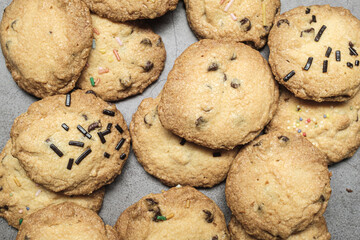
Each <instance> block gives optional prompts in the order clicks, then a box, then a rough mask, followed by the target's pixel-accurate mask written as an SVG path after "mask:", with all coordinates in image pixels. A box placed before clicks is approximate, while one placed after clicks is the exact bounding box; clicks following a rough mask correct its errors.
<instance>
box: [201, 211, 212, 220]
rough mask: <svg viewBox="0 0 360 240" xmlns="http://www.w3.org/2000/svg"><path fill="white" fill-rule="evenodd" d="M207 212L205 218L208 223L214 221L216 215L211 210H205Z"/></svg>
mask: <svg viewBox="0 0 360 240" xmlns="http://www.w3.org/2000/svg"><path fill="white" fill-rule="evenodd" d="M203 212H204V213H205V215H206V216H205V220H206V222H208V223H212V222H213V221H214V215H213V214H212V213H211V212H210V211H209V210H203Z"/></svg>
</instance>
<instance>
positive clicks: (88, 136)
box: [77, 125, 91, 139]
mask: <svg viewBox="0 0 360 240" xmlns="http://www.w3.org/2000/svg"><path fill="white" fill-rule="evenodd" d="M77 129H78V130H79V131H80V132H81V133H82V134H84V136H85V137H87V138H88V139H91V135H90V133H88V132H87V131H86V130H85V129H84V128H83V127H82V126H81V125H77Z"/></svg>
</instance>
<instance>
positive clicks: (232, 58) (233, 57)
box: [230, 52, 237, 61]
mask: <svg viewBox="0 0 360 240" xmlns="http://www.w3.org/2000/svg"><path fill="white" fill-rule="evenodd" d="M236 58H237V56H236V53H235V52H234V53H233V55H232V56H231V58H230V60H231V61H234V60H235V59H236Z"/></svg>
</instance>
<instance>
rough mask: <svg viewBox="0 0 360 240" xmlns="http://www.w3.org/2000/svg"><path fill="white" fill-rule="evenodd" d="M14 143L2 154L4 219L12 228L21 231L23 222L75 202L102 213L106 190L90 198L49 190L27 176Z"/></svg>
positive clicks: (0, 174)
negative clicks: (43, 210) (46, 209)
mask: <svg viewBox="0 0 360 240" xmlns="http://www.w3.org/2000/svg"><path fill="white" fill-rule="evenodd" d="M11 148H12V146H11V141H8V142H7V144H6V146H5V148H4V149H3V151H2V153H1V154H0V159H1V165H0V189H1V191H0V217H3V218H5V219H6V221H7V222H8V223H9V225H11V226H13V227H15V228H19V223H20V222H21V221H23V219H25V218H26V217H27V216H28V215H30V214H31V213H33V212H35V211H37V210H39V209H41V208H44V207H46V206H48V205H51V204H57V203H61V202H66V201H71V202H74V203H77V204H78V205H80V206H82V207H85V208H89V209H91V210H93V211H96V212H97V211H99V210H100V208H101V204H102V202H103V198H104V194H105V189H104V188H102V189H100V190H98V191H96V192H94V193H93V194H91V195H89V196H72V197H69V196H65V195H62V194H59V193H54V192H51V191H48V190H47V189H45V188H43V187H41V186H39V185H37V184H35V183H34V182H33V181H31V180H30V179H29V177H27V176H26V173H25V171H24V170H23V169H22V167H21V166H20V164H19V161H18V160H17V159H16V158H14V157H13V156H12V155H11Z"/></svg>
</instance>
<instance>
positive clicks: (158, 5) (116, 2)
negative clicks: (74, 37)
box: [83, 0, 178, 22]
mask: <svg viewBox="0 0 360 240" xmlns="http://www.w3.org/2000/svg"><path fill="white" fill-rule="evenodd" d="M83 1H84V2H85V3H86V4H87V5H88V7H89V8H90V10H91V11H92V12H94V13H96V14H97V15H99V16H101V17H105V18H108V19H110V20H112V21H115V22H126V21H129V20H137V19H153V18H157V17H161V16H162V15H164V14H165V13H167V12H168V11H172V10H175V9H176V6H177V4H178V0H136V1H128V0H101V1H97V0H83Z"/></svg>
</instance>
